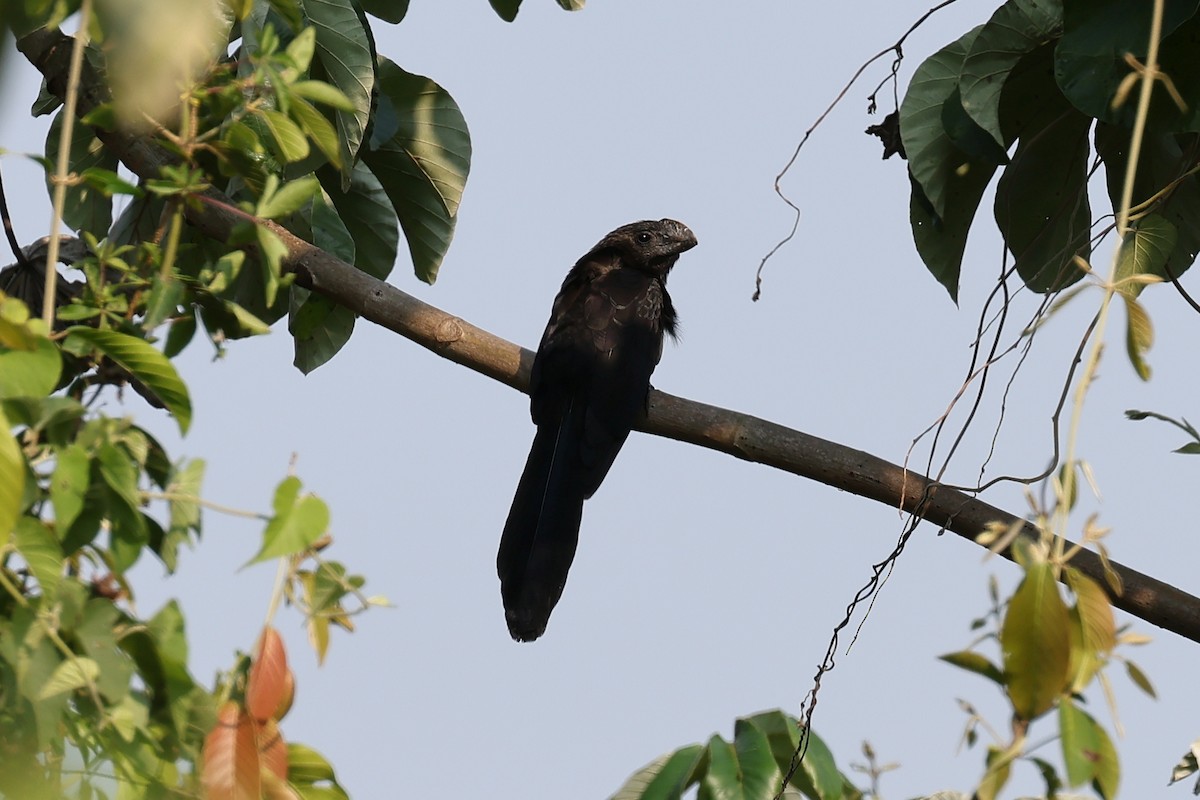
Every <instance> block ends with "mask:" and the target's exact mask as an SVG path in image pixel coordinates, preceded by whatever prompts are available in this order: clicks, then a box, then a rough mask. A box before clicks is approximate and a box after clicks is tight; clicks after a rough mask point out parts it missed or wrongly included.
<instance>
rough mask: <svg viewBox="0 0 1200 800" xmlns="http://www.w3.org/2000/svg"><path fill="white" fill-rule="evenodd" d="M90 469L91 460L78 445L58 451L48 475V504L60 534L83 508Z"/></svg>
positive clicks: (69, 525)
mask: <svg viewBox="0 0 1200 800" xmlns="http://www.w3.org/2000/svg"><path fill="white" fill-rule="evenodd" d="M90 469H91V459H90V458H89V457H88V454H87V451H86V450H84V449H83V448H82V447H80V446H79V445H77V444H72V445H70V446H68V447H65V448H63V449H62V450H59V451H58V456H57V458H56V459H55V465H54V474H53V475H51V476H50V503H51V505H53V506H54V525H55V528H56V529H57V530H59V531H60V532H62V533H63V534H65V532H66V530H67V529H68V528H70V527H71V523H73V522H74V521H75V519H76V518H77V517H78V516H79V512H81V511H83V503H84V498H85V497H86V496H87V490H88V486H89V485H90V483H91V481H90V477H89V472H90ZM60 535H61V534H60Z"/></svg>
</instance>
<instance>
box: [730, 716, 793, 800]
mask: <svg viewBox="0 0 1200 800" xmlns="http://www.w3.org/2000/svg"><path fill="white" fill-rule="evenodd" d="M733 747H734V750H735V751H736V753H737V759H738V765H739V771H740V773H741V784H742V795H743V796H744V797H746V798H758V797H761V798H764V799H765V800H769V799H770V798H773V797H774V796H775V792H776V791H778V789H779V785H780V783H781V782H782V781H783V772H782V771H781V770H780V768H779V764H777V763H776V762H775V758H774V756H773V755H772V753H771V743H770V742H769V741H767V735H766V734H765V733H764V732H763V730H762V729H761V728H759V727H758V726H757V725H755V724H754V723H753V722H750V721H749V720H746V719H739V720H738V721H737V722H736V723H735V724H734V728H733Z"/></svg>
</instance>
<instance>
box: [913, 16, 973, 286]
mask: <svg viewBox="0 0 1200 800" xmlns="http://www.w3.org/2000/svg"><path fill="white" fill-rule="evenodd" d="M979 30H980V28H975V29H972V30H971V31H969V32H967V33H966V34H965V35H964V36H963V37H962V38H960V39H959V40H958V41H956V42H953V43H951V44H949V45H947V46H946V47H944V48H942V49H941V50H939V51H938V52H937V53H935V54H934V55H932V56H930V57H929V58H927V59H926V60H925V61H924V62H923V63H922V64H921V65H920V66H919V67H917V70H916V72H915V73H914V74H913V78H912V81H911V82H910V83H909V87H908V92H907V93H906V94H905V96H904V103H903V104H902V105H901V107H900V130H901V135H902V136H903V138H904V147H905V150H906V152H907V153H908V166H909V175H910V178H911V180H912V196H911V200H910V202H909V218H910V222H911V224H912V231H913V241H914V242H915V244H916V246H917V252H918V253H920V255H921V259H922V261H924V262H925V266H926V267H927V268H928V269H929V271H930V272H931V273H932V274H933V276H934V278H936V279H937V281H938V282H939V283H941V284H942V285H943V286H944V287H945V288H946V291H947V292H949V293H950V297H951V298H952V299H954V300H955V301H957V299H958V279H959V272H960V269H961V267H962V257H963V251H964V250H965V249H966V245H967V233H968V231H969V230H970V228H971V221H972V220H973V219H974V218H975V212H976V210H977V209H978V207H979V200H980V198H981V197H982V196H983V190H984V189H985V188H986V187H987V184H988V181H989V180H991V177H992V173H993V172H994V171H995V161H994V160H987V159H984V158H979V157H978V156H976V157H972V156H970V155H968V154H967V153H965V152H963V150H962V149H960V147H959V146H958V145H957V144H956V143H955V140H954V138H952V137H951V136H950V133H949V132H948V131H947V130H946V126H945V122H944V120H945V119H946V118H947V117H950V118H951V119H961V117H959V115H957V114H956V113H954V112H953V110H951V111H947V110H946V108H945V106H946V104H947V102H952V103H958V102H959V94H958V71H959V68H960V67H961V66H962V63H963V59H964V58H965V57H966V55H967V53H968V52H969V50H970V48H971V45H972V44H973V43H974V41H975V37H976V36H977V35H978V33H979ZM956 132H957V135H958V138H960V139H962V138H964V136H965V134H964V133H963V131H962V130H961V129H960V130H957V131H956Z"/></svg>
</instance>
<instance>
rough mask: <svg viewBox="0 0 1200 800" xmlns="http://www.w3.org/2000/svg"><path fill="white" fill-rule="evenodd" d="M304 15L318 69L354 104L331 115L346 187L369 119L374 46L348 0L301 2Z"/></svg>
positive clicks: (373, 76) (373, 83)
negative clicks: (314, 35) (312, 31)
mask: <svg viewBox="0 0 1200 800" xmlns="http://www.w3.org/2000/svg"><path fill="white" fill-rule="evenodd" d="M304 14H305V17H306V18H307V21H308V23H309V24H310V25H312V26H313V27H314V28H315V29H316V32H317V48H316V53H317V59H318V61H319V63H320V65H321V70H322V71H323V72H324V74H325V75H326V76H327V77H328V79H329V82H330V83H332V84H333V85H334V86H336V87H337V88H339V89H341V90H342V92H343V93H344V94H345V95H346V97H348V98H349V99H350V102H351V103H353V104H354V110H353V111H345V110H338V111H336V112H334V116H335V119H336V121H337V129H338V139H339V141H340V143H341V148H342V157H341V173H342V182H343V186H344V187H345V186H349V184H350V172H351V169H352V168H353V167H354V162H355V161H356V160H357V158H358V153H359V149H360V148H361V146H362V144H363V140H364V138H365V136H366V131H367V123H368V121H369V120H370V117H371V93H372V92H373V91H374V88H375V47H374V44H373V42H372V41H371V32H370V29H369V28H368V27H367V26H366V25H365V20H364V19H363V18H361V17H360V16H359V14H358V12H357V11H356V10H355V8H354V3H353V2H352V0H304ZM401 16H403V15H401ZM395 21H397V22H398V21H399V20H395Z"/></svg>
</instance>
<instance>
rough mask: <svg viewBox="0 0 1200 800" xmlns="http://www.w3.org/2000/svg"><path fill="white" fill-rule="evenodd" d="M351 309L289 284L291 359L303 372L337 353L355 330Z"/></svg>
mask: <svg viewBox="0 0 1200 800" xmlns="http://www.w3.org/2000/svg"><path fill="white" fill-rule="evenodd" d="M354 320H355V316H354V312H353V311H351V310H350V309H348V308H346V307H345V306H339V305H338V304H337V303H335V302H333V301H332V300H330V299H329V298H328V297H325V296H324V295H319V294H313V293H312V292H309V291H308V290H307V289H302V288H300V287H299V286H293V287H292V306H291V317H290V320H289V322H288V330H289V331H291V333H292V336H293V337H294V340H295V358H294V359H293V361H292V363H293V364H294V365H295V367H296V368H297V369H298V370H300V371H301V372H303V373H304V374H305V375H307V374H308V373H310V372H312V371H313V370H315V369H316V368H317V367H319V366H321V365H322V364H325V363H326V362H327V361H329V359H331V358H333V357H334V356H335V355H337V353H338V351H339V350H341V349H342V347H343V346H344V345H345V344H346V342H348V341H350V335H351V334H352V333H353V332H354Z"/></svg>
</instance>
